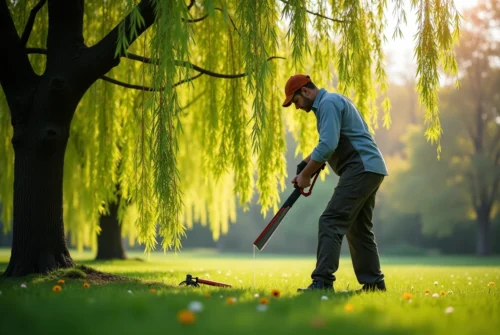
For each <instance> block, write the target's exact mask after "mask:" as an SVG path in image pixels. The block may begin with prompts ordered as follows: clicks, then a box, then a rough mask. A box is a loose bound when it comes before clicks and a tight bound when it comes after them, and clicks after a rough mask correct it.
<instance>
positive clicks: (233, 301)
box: [226, 297, 236, 305]
mask: <svg viewBox="0 0 500 335" xmlns="http://www.w3.org/2000/svg"><path fill="white" fill-rule="evenodd" d="M226 303H227V304H228V305H234V304H235V303H236V298H235V297H229V298H227V299H226Z"/></svg>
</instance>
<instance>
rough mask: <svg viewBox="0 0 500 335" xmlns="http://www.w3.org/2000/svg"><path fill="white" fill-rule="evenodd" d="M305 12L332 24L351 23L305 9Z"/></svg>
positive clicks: (287, 3) (282, 0)
mask: <svg viewBox="0 0 500 335" xmlns="http://www.w3.org/2000/svg"><path fill="white" fill-rule="evenodd" d="M280 1H281V2H283V3H284V4H286V5H290V3H289V2H288V1H284V0H280ZM306 12H308V13H309V14H311V15H315V16H317V17H321V18H323V19H326V20H330V21H333V22H338V23H346V22H351V21H346V20H340V19H334V18H331V17H328V16H325V15H323V14H320V13H316V12H312V11H310V10H308V9H307V8H306Z"/></svg>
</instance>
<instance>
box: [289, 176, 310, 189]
mask: <svg viewBox="0 0 500 335" xmlns="http://www.w3.org/2000/svg"><path fill="white" fill-rule="evenodd" d="M292 184H296V185H297V187H299V188H306V187H309V186H311V177H307V176H304V174H303V173H301V174H299V175H298V176H295V177H294V178H293V179H292Z"/></svg>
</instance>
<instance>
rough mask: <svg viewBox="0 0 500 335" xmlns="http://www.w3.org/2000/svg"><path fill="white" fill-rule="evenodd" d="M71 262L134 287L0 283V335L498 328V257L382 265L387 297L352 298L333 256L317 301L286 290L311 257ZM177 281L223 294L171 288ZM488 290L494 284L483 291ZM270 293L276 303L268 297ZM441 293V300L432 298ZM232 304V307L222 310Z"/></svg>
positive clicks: (1, 262) (2, 253)
mask: <svg viewBox="0 0 500 335" xmlns="http://www.w3.org/2000/svg"><path fill="white" fill-rule="evenodd" d="M72 255H73V258H74V259H75V260H77V263H78V264H84V265H87V266H90V267H92V268H95V269H97V270H100V271H104V272H110V273H113V274H117V275H122V276H127V277H130V278H132V279H134V280H133V281H126V282H120V281H117V282H111V283H107V284H96V283H92V282H90V287H89V288H84V287H83V284H84V282H86V280H85V279H71V278H64V280H65V284H63V285H61V286H62V290H61V291H60V292H53V290H52V289H53V286H54V285H55V284H56V283H57V279H58V278H56V277H47V276H45V277H42V276H32V277H26V278H20V279H6V278H0V291H1V295H0V333H1V334H41V333H43V334H75V335H76V334H92V335H94V334H183V335H184V334H186V335H188V334H201V333H203V334H262V335H264V334H273V333H274V334H278V333H279V334H281V333H283V334H309V333H314V334H498V329H500V317H499V316H500V293H499V289H500V288H499V287H498V286H500V258H487V259H476V258H473V257H466V258H464V257H432V258H401V257H400V258H394V257H392V258H382V264H383V271H384V273H385V275H386V283H387V286H388V292H386V293H366V294H353V292H352V291H353V290H355V289H357V288H360V285H359V284H358V283H357V281H356V278H355V276H354V273H353V270H352V266H351V262H350V259H349V258H343V259H342V260H341V266H340V269H339V271H338V273H337V278H338V280H337V282H336V283H335V288H336V293H335V294H327V295H326V298H327V300H323V299H325V298H323V299H322V296H323V295H325V294H322V293H307V294H304V293H302V294H297V292H296V290H297V288H298V287H303V286H307V285H308V284H309V283H310V277H309V275H310V272H311V270H312V269H313V266H314V264H315V259H314V257H291V256H288V257H277V256H275V257H273V256H269V255H264V254H257V257H256V259H255V260H254V259H253V256H252V254H251V253H249V254H248V255H241V254H240V255H218V254H216V253H213V252H206V251H205V252H204V251H198V252H181V253H179V254H178V255H174V254H171V253H168V254H166V255H165V254H163V253H154V254H152V255H151V258H150V259H149V260H148V259H147V257H146V256H145V255H143V254H142V253H129V254H128V255H129V257H140V258H143V259H144V260H143V261H141V260H128V261H112V262H95V261H92V255H91V254H90V253H77V252H72ZM8 259H9V250H0V272H1V271H4V270H5V268H6V266H7V263H8ZM187 273H190V274H192V275H193V276H199V277H201V278H204V279H209V280H215V281H221V282H225V283H229V284H231V285H232V286H233V287H232V288H230V289H227V288H213V287H209V286H202V287H201V288H186V287H179V286H178V284H179V282H180V281H182V280H183V279H184V278H185V276H186V274H187ZM435 282H437V283H435ZM490 282H495V283H496V284H497V285H496V286H490V287H489V286H488V283H490ZM23 283H25V284H26V288H22V287H21V284H23ZM150 289H154V290H155V292H154V293H151V292H150ZM273 289H276V290H279V292H280V297H279V298H273V297H271V291H272V290H273ZM344 290H347V291H348V292H347V293H345V292H342V291H344ZM426 290H430V294H428V295H426V293H425V291H426ZM441 291H442V292H445V293H446V294H445V295H439V296H438V297H433V296H432V294H433V293H438V294H440V292H441ZM405 292H406V293H409V294H411V300H406V299H405V298H404V296H403V295H404V293H405ZM207 293H209V294H210V296H209V297H207V296H206V294H207ZM255 294H258V295H259V297H258V298H256V297H255ZM233 297H234V298H236V303H233V304H231V303H228V298H233ZM262 297H267V298H268V299H269V304H268V305H267V308H265V307H259V300H260V298H262ZM195 301H198V302H200V303H201V304H202V307H203V309H202V311H199V312H196V313H195V314H194V315H195V320H194V323H193V324H188V325H184V324H181V323H180V322H179V320H178V313H179V312H180V311H181V310H183V309H187V308H188V306H189V304H190V303H191V302H195ZM346 306H347V308H346ZM263 309H265V310H263ZM447 309H448V311H450V310H453V311H452V312H451V313H446V312H445V311H446V310H447Z"/></svg>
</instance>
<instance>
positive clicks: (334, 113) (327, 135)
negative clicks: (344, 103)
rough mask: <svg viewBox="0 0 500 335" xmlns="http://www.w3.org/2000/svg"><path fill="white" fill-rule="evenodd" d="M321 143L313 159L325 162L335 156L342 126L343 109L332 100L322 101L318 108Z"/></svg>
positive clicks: (313, 154) (314, 152)
mask: <svg viewBox="0 0 500 335" xmlns="http://www.w3.org/2000/svg"><path fill="white" fill-rule="evenodd" d="M318 114H319V115H318V116H317V117H318V118H319V127H318V130H319V143H318V145H317V146H316V148H314V150H313V152H312V154H311V159H312V160H313V161H316V162H325V161H327V160H328V159H329V158H330V156H331V155H332V154H333V152H334V151H335V149H337V145H338V144H339V138H340V129H341V125H342V108H341V107H340V106H337V104H336V103H335V102H334V101H332V100H326V101H322V102H321V103H320V106H319V108H318Z"/></svg>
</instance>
